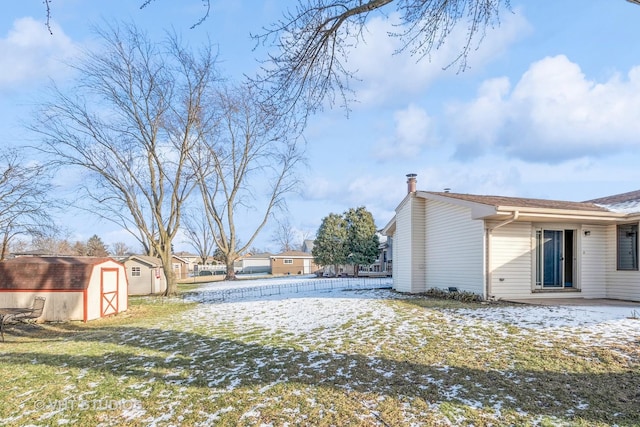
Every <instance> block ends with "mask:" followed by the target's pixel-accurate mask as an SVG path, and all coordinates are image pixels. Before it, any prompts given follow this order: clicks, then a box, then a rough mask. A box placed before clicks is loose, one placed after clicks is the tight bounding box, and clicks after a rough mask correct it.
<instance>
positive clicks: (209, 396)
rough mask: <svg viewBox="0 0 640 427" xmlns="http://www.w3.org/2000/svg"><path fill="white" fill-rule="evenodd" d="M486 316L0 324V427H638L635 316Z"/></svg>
mask: <svg viewBox="0 0 640 427" xmlns="http://www.w3.org/2000/svg"><path fill="white" fill-rule="evenodd" d="M495 310H502V307H501V306H498V307H495V306H493V305H491V306H489V305H483V304H478V303H460V302H454V301H443V300H430V299H426V298H420V297H407V296H402V295H398V294H396V293H393V292H391V291H387V290H374V291H351V292H339V291H333V292H325V293H309V294H299V295H291V298H289V299H287V298H284V297H282V296H280V297H277V298H276V297H274V298H267V299H263V300H243V301H234V302H225V303H218V304H197V303H190V302H188V301H186V300H183V299H163V298H131V299H130V310H129V311H128V312H127V313H124V314H121V315H118V316H115V317H112V318H108V319H102V320H98V321H92V322H89V323H87V324H83V323H75V322H70V323H64V324H46V325H43V326H42V327H27V326H16V327H14V328H12V329H10V330H9V332H8V333H7V334H6V342H5V343H0V399H1V401H2V404H1V405H0V425H2V426H22V425H34V426H36V425H42V426H52V425H65V424H73V425H87V426H89V425H91V426H94V425H103V426H110V425H128V426H136V425H140V426H147V425H157V426H170V425H188V426H192V425H194V426H195V425H202V426H209V425H220V426H237V425H240V426H243V425H246V426H253V425H275V426H280V425H312V426H316V425H318V426H324V425H327V426H329V425H336V426H344V425H353V426H375V425H380V426H404V425H427V426H429V425H473V426H485V425H486V426H489V425H492V426H502V425H505V426H507V425H516V426H520V425H541V426H557V425H568V426H574V425H575V426H594V425H595V426H599V425H602V426H605V425H617V426H632V425H639V424H640V364H639V362H640V349H639V342H640V335H639V334H638V331H640V327H636V326H635V324H634V323H633V322H636V323H640V321H638V320H631V319H625V320H624V321H620V322H617V323H615V322H613V323H612V322H610V323H607V324H606V325H605V326H603V325H602V324H591V325H585V324H584V322H580V321H576V322H574V323H571V322H570V321H568V322H567V323H568V324H567V325H561V326H553V327H549V326H548V325H542V324H541V325H537V323H536V322H537V320H536V319H538V318H541V317H535V316H539V313H538V312H536V315H535V316H534V314H533V313H534V312H533V311H531V310H530V309H528V308H526V307H519V306H516V307H506V308H505V310H504V311H503V312H500V311H497V312H496V311H495ZM490 311H491V316H489V314H490ZM495 313H504V316H512V318H513V316H516V317H517V316H520V317H518V318H522V319H524V320H527V321H529V323H528V324H527V325H528V326H522V325H521V324H520V323H518V322H514V321H508V322H507V321H500V319H498V320H496V319H495V317H496V315H495ZM549 313H550V315H551V316H553V315H558V316H559V315H560V314H562V315H564V314H563V313H560V312H559V311H553V310H550V311H549ZM498 317H499V316H498ZM569 320H570V319H569ZM574 320H575V319H574Z"/></svg>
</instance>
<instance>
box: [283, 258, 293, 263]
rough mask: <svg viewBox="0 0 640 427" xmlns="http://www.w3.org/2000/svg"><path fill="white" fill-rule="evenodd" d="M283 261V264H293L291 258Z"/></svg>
mask: <svg viewBox="0 0 640 427" xmlns="http://www.w3.org/2000/svg"><path fill="white" fill-rule="evenodd" d="M284 263H285V264H293V260H292V259H285V260H284Z"/></svg>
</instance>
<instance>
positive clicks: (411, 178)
mask: <svg viewBox="0 0 640 427" xmlns="http://www.w3.org/2000/svg"><path fill="white" fill-rule="evenodd" d="M417 176H418V175H417V174H415V173H409V174H407V193H415V192H416V182H417V181H416V177H417Z"/></svg>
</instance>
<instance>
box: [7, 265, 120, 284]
mask: <svg viewBox="0 0 640 427" xmlns="http://www.w3.org/2000/svg"><path fill="white" fill-rule="evenodd" d="M109 261H111V262H115V261H114V260H113V259H111V258H94V257H21V258H15V259H11V260H7V261H4V262H0V289H4V290H7V289H9V290H12V289H15V290H72V291H81V290H84V289H86V288H87V287H88V286H89V280H90V278H91V273H92V272H93V269H94V267H95V266H96V265H99V264H104V263H105V262H109Z"/></svg>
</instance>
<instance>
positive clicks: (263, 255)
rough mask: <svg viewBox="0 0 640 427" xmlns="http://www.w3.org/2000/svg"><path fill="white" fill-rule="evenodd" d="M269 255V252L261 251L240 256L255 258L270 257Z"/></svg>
mask: <svg viewBox="0 0 640 427" xmlns="http://www.w3.org/2000/svg"><path fill="white" fill-rule="evenodd" d="M271 256H272V255H271V253H269V252H261V253H259V254H246V255H244V256H243V257H242V258H243V259H246V258H253V259H256V258H271Z"/></svg>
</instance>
